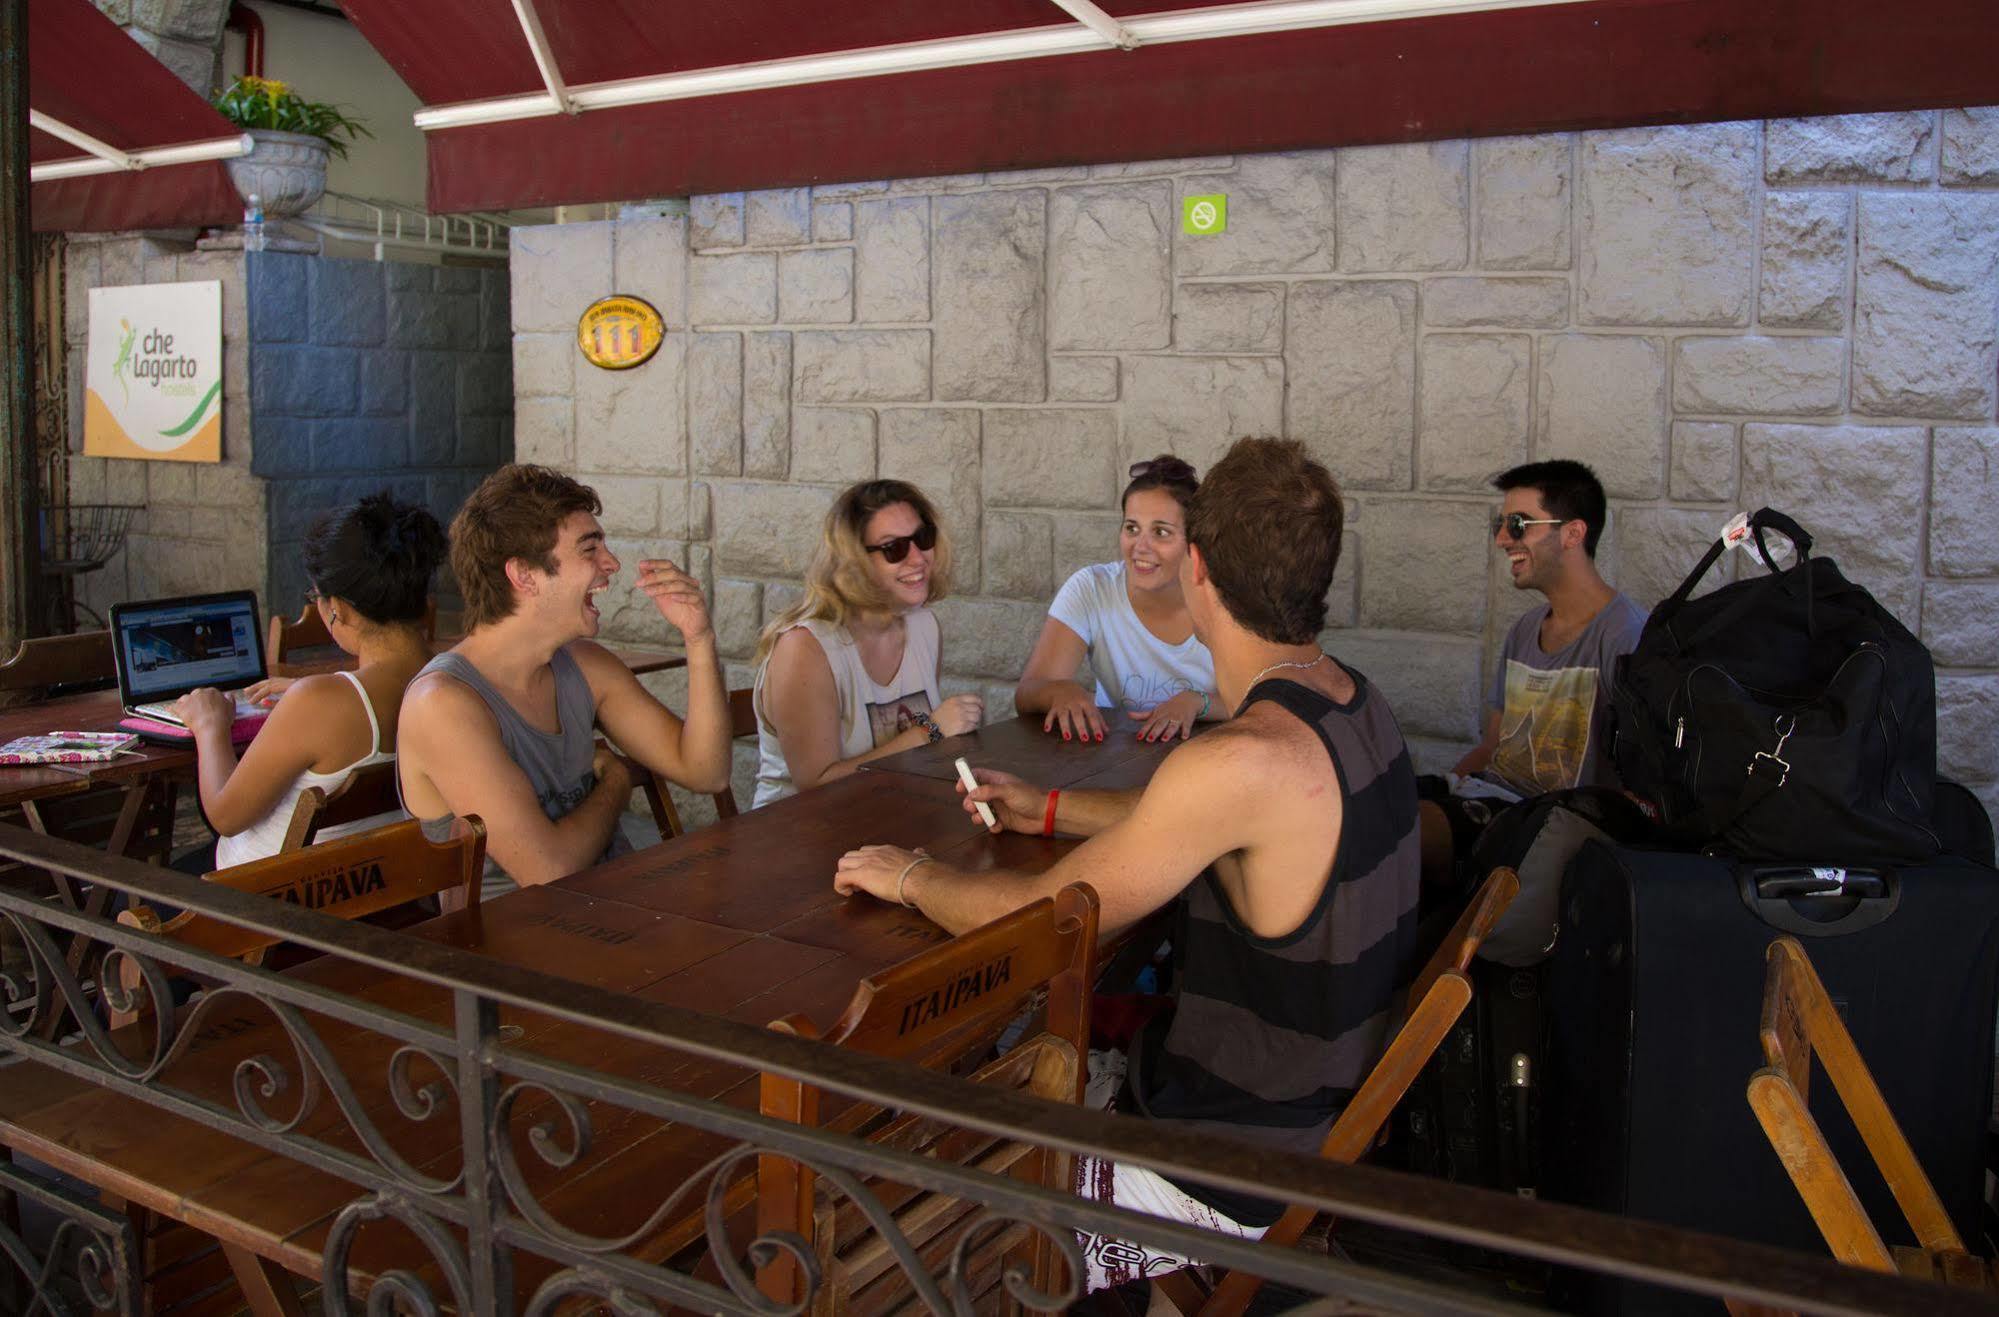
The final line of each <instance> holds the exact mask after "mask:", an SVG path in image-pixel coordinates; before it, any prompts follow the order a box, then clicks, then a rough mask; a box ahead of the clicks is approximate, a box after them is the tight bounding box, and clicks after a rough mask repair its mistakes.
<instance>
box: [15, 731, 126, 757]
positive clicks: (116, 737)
mask: <svg viewBox="0 0 1999 1317" xmlns="http://www.w3.org/2000/svg"><path fill="white" fill-rule="evenodd" d="M138 743H139V738H138V737H136V736H133V735H132V734H131V733H129V732H44V733H42V734H41V735H39V736H17V737H15V738H14V739H13V740H11V741H9V742H7V744H5V745H0V764H93V763H100V762H102V761H103V760H106V759H116V758H117V757H118V756H119V755H122V754H125V753H127V752H129V751H131V749H132V747H133V746H135V745H137V744H138Z"/></svg>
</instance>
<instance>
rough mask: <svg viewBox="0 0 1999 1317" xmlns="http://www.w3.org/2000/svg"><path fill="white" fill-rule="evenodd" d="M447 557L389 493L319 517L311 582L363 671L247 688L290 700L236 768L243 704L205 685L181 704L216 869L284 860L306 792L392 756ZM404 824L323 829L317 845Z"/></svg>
mask: <svg viewBox="0 0 1999 1317" xmlns="http://www.w3.org/2000/svg"><path fill="white" fill-rule="evenodd" d="M444 550H445V541H444V531H443V529H442V528H441V527H440V526H439V525H438V524H437V518H435V517H433V516H431V515H430V513H429V512H428V511H426V510H425V509H424V508H422V507H419V506H417V505H415V504H412V503H398V502H397V501H396V500H395V499H393V498H391V497H390V496H389V495H388V494H387V493H386V492H384V493H381V494H372V495H370V496H368V497H367V498H364V499H362V500H361V501H360V502H359V503H357V504H355V505H354V506H352V507H348V508H342V509H340V510H339V511H338V512H332V513H329V514H327V515H326V516H323V517H321V518H320V519H319V520H318V521H316V522H314V523H313V525H312V528H311V529H310V530H308V531H307V532H306V537H305V544H304V546H303V557H304V560H305V574H306V579H307V580H309V581H310V582H311V583H312V595H311V598H312V601H313V605H314V607H316V608H318V610H319V617H320V620H321V621H323V622H324V623H326V629H327V632H328V633H329V634H330V635H332V637H333V642H334V643H335V644H336V645H338V646H340V648H341V649H343V650H345V651H347V652H348V653H349V654H352V655H354V656H355V658H356V659H357V660H358V662H357V663H356V666H355V670H354V671H352V672H329V673H325V674H323V675H320V676H316V677H305V678H303V679H301V680H298V681H294V682H285V683H283V684H282V685H280V683H278V682H269V683H265V684H264V685H263V686H253V687H251V688H250V691H249V692H248V694H249V695H250V697H251V698H253V699H255V698H260V697H267V696H268V693H269V689H270V688H276V689H279V690H282V692H283V693H282V695H281V696H280V698H279V699H278V702H277V707H276V708H274V709H272V710H271V716H270V718H269V719H268V720H267V721H266V722H265V723H264V726H263V727H262V729H260V730H259V731H258V733H257V738H256V739H255V740H254V741H252V742H250V744H249V747H248V748H247V749H245V750H244V752H243V757H242V760H241V761H240V762H239V761H238V760H237V757H236V748H235V746H233V745H232V744H231V743H230V740H229V728H230V724H231V723H232V722H233V721H234V720H235V717H236V702H235V700H233V699H232V698H231V697H229V696H227V695H224V694H223V693H222V692H220V691H218V690H215V689H214V688H212V687H207V686H204V687H202V688H201V689H199V690H195V691H191V692H189V693H188V694H186V695H183V696H182V697H181V699H180V703H179V704H178V705H177V706H176V707H175V712H177V713H178V714H179V715H180V717H181V721H182V722H184V723H186V724H187V727H188V730H189V731H191V732H192V733H194V744H195V752H196V763H195V774H196V776H197V778H198V779H199V781H200V789H201V808H202V812H203V813H204V814H206V815H207V817H208V822H209V826H211V827H213V828H214V829H215V832H216V837H217V840H216V845H215V865H214V867H216V868H227V867H229V866H230V865H235V864H247V863H248V862H249V861H251V860H261V859H263V858H265V857H266V856H270V855H275V854H277V853H278V849H279V847H280V846H281V845H282V844H283V842H284V837H285V829H286V827H287V826H288V825H289V824H290V823H291V816H292V810H293V808H294V807H295V806H296V805H297V804H298V798H299V797H300V796H301V795H303V794H305V789H306V788H307V787H320V788H322V789H323V790H325V791H326V792H327V794H329V795H331V794H332V793H333V792H334V791H336V790H338V789H339V788H340V786H341V785H342V784H343V783H345V782H346V781H347V779H348V778H349V777H350V776H352V775H353V773H354V771H355V770H356V769H359V768H365V767H367V766H369V765H371V764H379V763H386V762H388V761H390V760H392V759H394V758H395V752H396V717H397V715H398V714H399V713H400V712H401V711H402V704H403V687H405V686H407V685H409V682H410V678H412V677H414V676H415V675H416V674H417V670H418V669H419V668H421V667H423V665H424V664H425V663H427V662H429V661H430V645H429V644H428V643H427V642H426V641H425V640H424V638H423V615H424V608H425V605H426V604H427V602H428V600H429V597H430V580H431V577H432V576H433V575H434V574H435V573H436V571H437V564H438V563H439V561H441V560H442V558H443V556H444ZM402 817H403V815H402V813H401V811H397V812H395V813H393V814H387V815H381V816H378V817H376V818H371V819H362V820H359V821H356V822H354V823H350V824H345V825H342V826H340V827H336V828H327V829H323V830H322V831H321V832H320V833H319V836H318V840H320V841H331V840H333V839H334V838H336V837H342V836H346V835H349V834H351V833H356V832H363V831H366V830H367V829H369V828H372V827H380V826H381V825H382V824H384V823H389V822H393V821H395V820H396V819H399V818H402ZM182 862H183V861H177V862H176V864H177V865H178V864H179V863H182ZM195 862H196V863H200V861H195Z"/></svg>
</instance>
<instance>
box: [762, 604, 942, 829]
mask: <svg viewBox="0 0 1999 1317" xmlns="http://www.w3.org/2000/svg"><path fill="white" fill-rule="evenodd" d="M902 621H903V635H902V666H901V667H899V668H897V669H896V671H895V676H894V677H893V678H892V679H891V680H890V681H889V683H888V685H886V686H883V685H880V684H878V683H877V682H876V681H875V679H874V678H873V677H870V676H869V675H868V670H867V668H866V667H864V666H862V664H861V651H860V650H859V649H858V648H856V647H855V645H854V638H853V637H852V636H851V635H849V634H848V633H847V628H845V627H843V626H839V625H837V624H836V623H833V622H827V621H823V620H821V619H818V618H807V619H806V620H805V621H803V622H798V623H795V624H794V625H795V626H802V627H804V628H805V629H806V630H807V631H810V632H811V633H812V638H813V639H815V640H817V641H818V642H819V648H821V649H823V650H825V651H826V662H827V663H828V664H830V665H831V666H832V669H833V687H834V689H835V691H837V692H838V695H839V701H840V758H842V759H852V758H853V757H854V756H855V755H860V754H866V753H867V752H868V751H870V750H872V749H874V748H875V747H876V746H878V745H881V744H882V743H883V742H885V741H892V740H894V739H895V738H896V737H897V736H898V735H900V734H901V733H902V732H903V731H904V730H905V729H907V728H909V727H913V726H915V725H916V720H915V718H914V717H913V716H912V715H914V714H917V713H923V714H928V713H931V712H932V711H934V710H935V709H936V708H937V705H938V703H939V702H940V697H939V695H938V693H937V667H938V663H937V659H938V653H937V637H938V631H937V615H936V614H935V613H933V612H931V611H930V610H929V609H928V608H912V609H910V610H909V611H908V612H907V613H904V614H903V615H902ZM790 629H791V628H790V627H787V628H785V630H787V631H788V630H790ZM769 670H770V660H769V659H765V660H764V664H763V666H762V667H761V668H758V669H757V683H756V708H757V795H756V803H757V804H758V805H768V804H769V803H770V802H771V801H773V800H779V799H782V798H783V797H785V796H789V795H793V794H795V793H796V792H797V790H798V787H797V785H796V784H795V783H793V782H792V780H791V770H790V768H788V767H787V766H786V765H785V762H784V747H783V746H782V745H780V744H779V743H778V739H777V732H776V731H775V730H773V729H772V727H771V725H770V718H769V716H768V715H767V714H766V713H765V712H764V702H763V691H764V674H765V673H766V672H768V671H769Z"/></svg>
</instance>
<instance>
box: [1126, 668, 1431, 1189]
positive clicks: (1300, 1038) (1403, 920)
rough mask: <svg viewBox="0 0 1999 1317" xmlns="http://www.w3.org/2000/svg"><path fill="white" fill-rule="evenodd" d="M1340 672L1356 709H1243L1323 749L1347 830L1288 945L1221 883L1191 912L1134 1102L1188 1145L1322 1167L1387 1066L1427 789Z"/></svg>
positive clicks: (1382, 708)
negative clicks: (1243, 1145)
mask: <svg viewBox="0 0 1999 1317" xmlns="http://www.w3.org/2000/svg"><path fill="white" fill-rule="evenodd" d="M1342 667H1344V665H1342ZM1345 670H1346V672H1347V675H1349V676H1350V677H1352V678H1353V681H1354V694H1353V697H1352V698H1351V699H1350V700H1348V701H1347V702H1346V703H1345V704H1335V703H1334V702H1333V701H1332V700H1329V699H1327V698H1326V697H1325V696H1324V695H1321V694H1319V693H1318V692H1317V691H1314V690H1312V689H1310V688H1309V687H1306V686H1302V685H1300V684H1298V683H1297V682H1293V681H1285V680H1281V679H1272V680H1268V681H1264V682H1260V683H1258V685H1257V686H1256V688H1255V689H1254V690H1252V691H1250V693H1249V696H1248V698H1247V699H1246V700H1245V701H1244V704H1243V707H1244V708H1247V707H1248V706H1249V705H1250V704H1252V703H1255V702H1256V701H1258V700H1269V701H1271V702H1272V703H1275V704H1278V705H1280V706H1282V707H1283V708H1284V709H1286V710H1287V711H1289V712H1290V713H1292V714H1293V715H1295V716H1296V717H1298V718H1299V719H1300V720H1302V721H1303V722H1305V723H1306V724H1307V725H1309V726H1310V727H1311V728H1312V729H1313V730H1314V731H1316V732H1317V733H1318V734H1319V740H1320V741H1321V743H1322V744H1324V746H1325V747H1326V753H1327V755H1328V756H1329V757H1330V758H1331V760H1332V765H1331V766H1332V769H1333V771H1334V773H1335V774H1336V775H1337V776H1338V779H1339V784H1340V796H1341V798H1342V799H1343V800H1344V802H1345V810H1344V814H1343V819H1344V821H1343V823H1342V825H1341V828H1340V838H1339V843H1338V846H1337V848H1336V850H1335V852H1334V855H1333V863H1332V871H1331V875H1330V877H1328V878H1327V879H1326V884H1325V890H1324V892H1323V893H1322V894H1321V896H1320V898H1319V902H1318V904H1317V905H1316V906H1315V907H1313V910H1312V913H1311V915H1310V916H1309V917H1307V918H1306V920H1305V921H1304V922H1303V923H1302V924H1300V925H1299V926H1298V928H1297V929H1296V930H1294V931H1293V932H1291V933H1289V934H1287V935H1285V936H1283V937H1277V938H1263V937H1258V936H1257V935H1255V934H1254V933H1252V932H1250V930H1249V929H1248V928H1246V927H1244V925H1243V924H1242V921H1241V920H1239V919H1238V918H1237V917H1236V914H1235V911H1234V910H1233V909H1232V908H1231V907H1230V905H1229V902H1228V897H1227V895H1226V894H1225V893H1224V892H1223V890H1222V887H1221V884H1220V883H1218V882H1217V881H1216V880H1215V876H1214V874H1213V873H1212V872H1209V873H1204V874H1202V875H1201V877H1200V878H1198V879H1196V880H1195V881H1194V883H1193V884H1192V885H1191V886H1190V887H1188V889H1187V890H1186V892H1185V893H1184V894H1183V896H1182V898H1181V909H1180V914H1179V920H1178V928H1177V931H1176V933H1175V936H1174V950H1175V956H1176V965H1175V969H1176V981H1177V984H1178V990H1177V996H1176V1002H1175V1006H1174V1010H1173V1013H1172V1015H1171V1016H1170V1017H1169V1018H1168V1019H1167V1020H1166V1021H1165V1022H1164V1023H1163V1024H1155V1025H1154V1026H1153V1027H1152V1028H1150V1029H1148V1030H1147V1032H1146V1035H1145V1036H1144V1037H1143V1038H1142V1039H1141V1040H1140V1043H1139V1045H1138V1047H1137V1049H1136V1051H1137V1056H1136V1058H1135V1059H1136V1061H1137V1064H1136V1065H1135V1066H1134V1067H1133V1070H1132V1075H1131V1079H1130V1081H1129V1087H1130V1096H1131V1098H1132V1104H1133V1106H1134V1107H1136V1109H1137V1110H1139V1111H1142V1112H1144V1113H1145V1114H1146V1115H1149V1116H1152V1117H1154V1118H1156V1119H1159V1120H1164V1121H1169V1122H1171V1123H1173V1124H1174V1125H1176V1126H1179V1127H1182V1128H1184V1129H1186V1130H1187V1131H1188V1132H1189V1133H1195V1134H1199V1133H1220V1134H1226V1135H1228V1136H1230V1137H1233V1138H1242V1139H1248V1140H1251V1141H1253V1142H1258V1143H1265V1144H1270V1145H1274V1146H1276V1147H1279V1148H1282V1149H1284V1150H1286V1151H1291V1152H1296V1153H1299V1154H1301V1155H1304V1156H1315V1155H1316V1154H1317V1153H1318V1149H1319V1144H1320V1142H1321V1141H1322V1140H1323V1139H1324V1138H1325V1136H1326V1131H1327V1130H1328V1129H1330V1128H1331V1127H1332V1123H1333V1119H1334V1117H1335V1116H1337V1115H1338V1114H1339V1111H1340V1109H1341V1108H1343V1107H1344V1106H1345V1105H1346V1103H1347V1100H1348V1099H1349V1098H1351V1097H1352V1096H1353V1092H1354V1089H1355V1088H1357V1087H1358V1086H1359V1085H1360V1082H1361V1080H1362V1079H1363V1078H1365V1076H1366V1074H1367V1071H1368V1069H1369V1067H1371V1066H1372V1065H1373V1064H1374V1061H1375V1058H1376V1057H1377V1056H1378V1055H1379V1054H1380V1052H1381V1049H1382V1047H1383V1046H1384V1044H1385V1042H1386V1035H1387V1031H1388V1024H1389V1017H1390V1011H1391V1005H1392V998H1393V997H1394V995H1395V992H1396V989H1397V987H1398V986H1399V985H1400V984H1402V983H1403V982H1405V981H1406V980H1407V977H1408V974H1409V972H1410V971H1411V969H1412V968H1413V967H1412V966H1411V965H1410V964H1409V963H1408V962H1409V960H1410V957H1411V955H1412V953H1413V951H1414V948H1415V943H1416V891H1417V886H1418V884H1419V882H1420V878H1421V857H1420V854H1419V844H1418V841H1419V839H1418V831H1417V821H1416V775H1415V772H1414V770H1413V769H1412V768H1411V767H1410V763H1409V751H1408V747H1407V746H1406V745H1405V744H1404V742H1403V740H1402V730H1401V728H1400V727H1398V726H1397V725H1396V722H1395V715H1394V713H1393V712H1392V711H1391V710H1390V709H1389V707H1388V701H1387V700H1386V699H1384V698H1383V697H1382V695H1381V693H1380V692H1379V691H1377V690H1375V689H1374V688H1373V687H1372V686H1371V685H1369V684H1368V682H1367V679H1366V678H1365V677H1363V676H1361V674H1360V673H1358V672H1355V671H1353V670H1352V669H1351V668H1346V669H1345ZM1318 877H1319V875H1317V874H1300V875H1299V881H1300V882H1316V881H1317V880H1318ZM1176 1183H1179V1187H1180V1188H1182V1189H1184V1190H1185V1191H1186V1192H1188V1193H1190V1194H1193V1195H1194V1196H1195V1197H1197V1198H1200V1199H1201V1200H1202V1201H1203V1202H1206V1203H1208V1204H1209V1205H1210V1206H1213V1207H1216V1208H1218V1209H1220V1210H1221V1211H1223V1212H1226V1213H1227V1214H1228V1215H1229V1216H1231V1217H1233V1218H1234V1219H1236V1220H1238V1221H1241V1222H1243V1223H1245V1224H1248V1225H1267V1224H1269V1223H1270V1222H1272V1221H1275V1220H1276V1219H1277V1215H1278V1211H1279V1208H1278V1205H1277V1204H1274V1203H1270V1202H1268V1201H1267V1200H1263V1199H1256V1198H1248V1197H1244V1196H1241V1195H1236V1194H1229V1193H1226V1192H1223V1191H1219V1190H1214V1189H1210V1188H1208V1187H1206V1186H1204V1185H1199V1184H1195V1183H1192V1182H1191V1181H1190V1182H1185V1183H1180V1182H1177V1181H1176Z"/></svg>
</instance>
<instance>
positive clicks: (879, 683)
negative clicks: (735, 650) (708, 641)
mask: <svg viewBox="0 0 1999 1317" xmlns="http://www.w3.org/2000/svg"><path fill="white" fill-rule="evenodd" d="M950 582H951V541H950V538H949V537H948V536H946V535H945V533H944V529H943V526H942V525H941V524H940V523H939V521H938V518H937V511H936V509H935V508H933V507H932V506H931V505H930V500H929V499H927V498H925V497H924V496H923V492H922V491H921V490H919V489H917V488H916V487H915V486H914V485H909V484H905V483H904V482H902V481H900V480H869V481H865V482H863V483H862V484H858V485H855V486H853V487H851V488H849V489H846V490H844V491H842V492H841V494H840V496H839V497H838V498H837V499H835V500H834V501H833V506H832V508H831V509H829V510H828V511H827V513H826V525H825V529H824V531H823V532H822V534H821V535H820V540H819V550H818V552H817V553H815V554H814V555H813V558H812V565H811V567H809V568H808V569H807V570H806V574H805V597H804V598H803V599H801V600H800V601H799V602H798V603H797V604H796V605H795V606H793V607H792V608H790V609H788V610H786V611H785V612H784V613H783V614H782V615H780V616H779V617H777V618H776V619H774V620H773V621H772V622H771V624H770V625H769V626H768V627H765V628H764V633H763V636H762V637H761V638H760V639H759V640H758V642H757V655H756V667H757V677H756V701H755V702H756V711H757V792H756V803H757V804H758V805H767V804H769V803H770V802H771V801H773V800H778V799H781V798H782V797H785V796H789V795H792V794H794V793H796V792H799V791H803V790H805V789H807V788H809V787H816V786H818V785H820V784H821V783H823V782H831V781H832V780H834V779H835V778H840V777H845V776H847V774H849V773H852V772H853V771H855V770H856V769H857V768H859V767H860V766H861V765H862V764H864V763H866V762H867V761H868V760H870V759H880V758H881V757H883V756H884V755H892V754H895V753H897V752H898V751H902V750H910V749H914V748H915V747H917V746H919V745H922V744H924V743H925V742H927V741H937V740H942V739H943V738H944V737H946V736H957V735H959V734H960V733H963V732H969V731H972V730H973V729H974V728H976V727H977V726H978V725H979V722H980V720H981V719H982V718H983V717H984V715H985V703H984V701H982V700H980V699H979V697H978V696H976V695H954V696H952V697H951V698H950V699H948V700H947V699H943V698H941V692H940V691H939V690H938V681H939V676H940V669H939V666H938V660H939V657H940V653H941V651H940V647H939V643H938V640H939V637H938V630H937V615H936V614H935V613H933V612H931V611H930V608H929V605H930V603H931V602H932V601H933V600H937V599H942V598H943V597H944V595H945V592H946V591H947V590H948V589H949V588H950Z"/></svg>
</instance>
